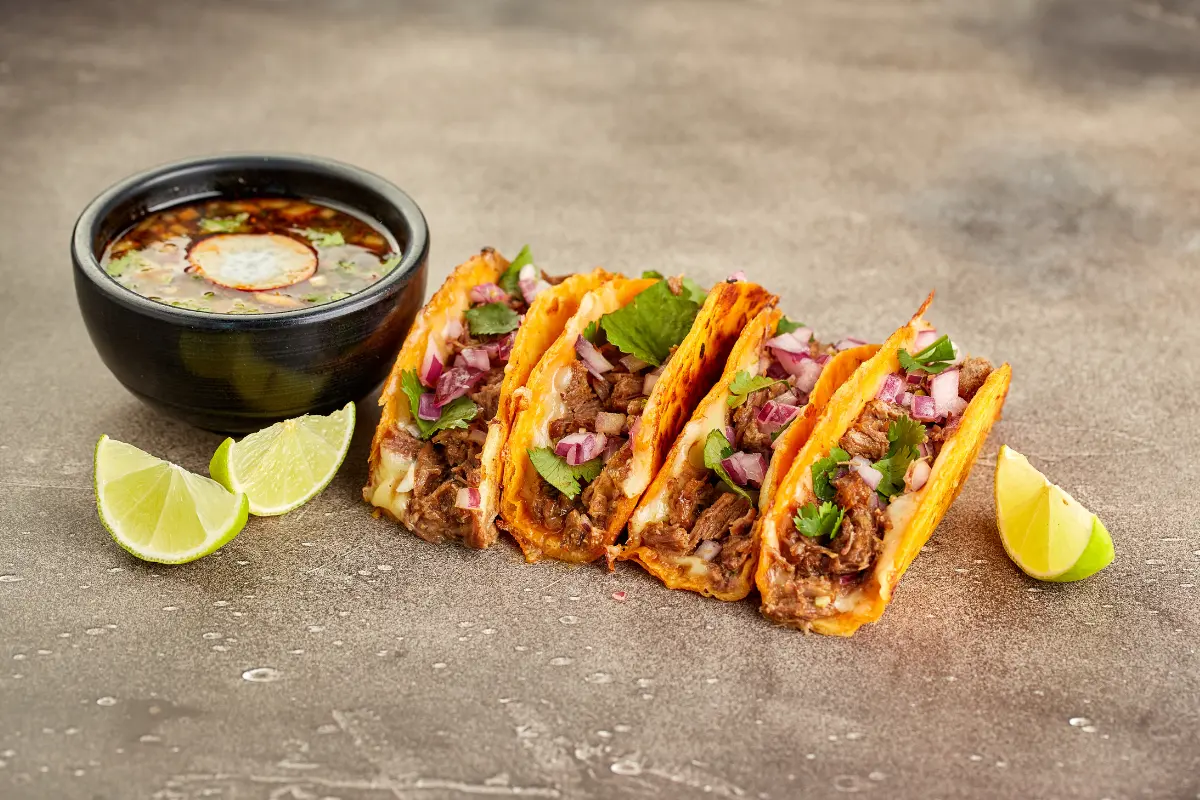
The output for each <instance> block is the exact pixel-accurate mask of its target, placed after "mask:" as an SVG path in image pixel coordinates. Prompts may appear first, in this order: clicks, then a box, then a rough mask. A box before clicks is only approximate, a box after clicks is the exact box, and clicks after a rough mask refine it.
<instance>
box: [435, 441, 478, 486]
mask: <svg viewBox="0 0 1200 800" xmlns="http://www.w3.org/2000/svg"><path fill="white" fill-rule="evenodd" d="M431 441H432V442H433V443H434V444H436V445H438V446H440V447H441V448H443V450H442V452H443V453H444V455H445V458H446V461H447V462H448V463H449V465H450V475H451V477H452V478H453V479H454V480H456V481H457V482H458V483H457V486H456V489H458V488H462V487H463V486H471V487H475V488H478V487H479V469H480V465H481V464H482V462H483V445H481V444H479V443H478V442H475V441H472V440H471V431H470V429H469V428H450V429H448V430H443V431H438V432H437V433H435V434H434V435H433V439H432V440H431Z"/></svg>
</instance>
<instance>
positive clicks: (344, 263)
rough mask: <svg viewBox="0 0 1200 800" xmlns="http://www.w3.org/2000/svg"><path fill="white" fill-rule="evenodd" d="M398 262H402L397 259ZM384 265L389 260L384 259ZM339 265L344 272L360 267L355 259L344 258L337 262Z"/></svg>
mask: <svg viewBox="0 0 1200 800" xmlns="http://www.w3.org/2000/svg"><path fill="white" fill-rule="evenodd" d="M394 257H395V256H393V257H392V258H394ZM390 260H391V258H389V259H388V261H390ZM396 263H397V264H398V263H400V262H399V261H397V262H396ZM383 265H384V267H385V268H386V267H387V261H384V262H383ZM337 266H338V269H340V270H342V271H343V272H354V271H355V270H356V269H358V264H355V263H354V262H353V261H349V260H347V259H344V258H343V259H342V260H341V261H339V262H337Z"/></svg>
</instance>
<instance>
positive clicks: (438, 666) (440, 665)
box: [433, 661, 446, 669]
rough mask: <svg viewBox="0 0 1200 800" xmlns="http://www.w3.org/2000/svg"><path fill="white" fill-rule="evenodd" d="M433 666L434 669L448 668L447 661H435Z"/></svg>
mask: <svg viewBox="0 0 1200 800" xmlns="http://www.w3.org/2000/svg"><path fill="white" fill-rule="evenodd" d="M433 668H434V669H445V668H446V662H445V661H438V662H437V663H435V664H434V665H433Z"/></svg>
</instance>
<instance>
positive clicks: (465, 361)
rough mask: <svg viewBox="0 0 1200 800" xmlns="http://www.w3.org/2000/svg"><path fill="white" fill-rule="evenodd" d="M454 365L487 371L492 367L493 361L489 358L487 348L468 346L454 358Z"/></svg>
mask: <svg viewBox="0 0 1200 800" xmlns="http://www.w3.org/2000/svg"><path fill="white" fill-rule="evenodd" d="M454 366H456V367H466V368H467V369H474V370H480V371H482V372H487V371H488V370H489V369H491V368H492V362H491V361H490V360H489V359H488V353H487V350H486V349H484V348H482V347H468V348H466V349H465V350H462V351H460V352H459V354H458V356H457V357H456V358H455V359H454Z"/></svg>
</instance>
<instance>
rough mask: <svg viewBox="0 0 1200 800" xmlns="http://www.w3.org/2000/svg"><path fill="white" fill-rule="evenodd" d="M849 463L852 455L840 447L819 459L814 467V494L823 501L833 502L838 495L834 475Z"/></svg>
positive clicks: (831, 449) (832, 449)
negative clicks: (834, 485)
mask: <svg viewBox="0 0 1200 800" xmlns="http://www.w3.org/2000/svg"><path fill="white" fill-rule="evenodd" d="M849 461H850V454H849V453H847V452H846V451H845V450H843V449H842V448H840V447H832V448H830V450H829V455H827V456H825V457H824V458H819V459H817V460H816V461H815V462H814V463H813V465H812V481H813V494H815V495H816V496H817V497H818V498H819V499H821V500H832V499H833V496H834V495H835V494H836V490H835V489H834V488H833V481H832V476H833V473H834V471H835V470H836V469H837V468H838V467H840V466H842V465H843V464H846V463H848V462H849Z"/></svg>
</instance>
